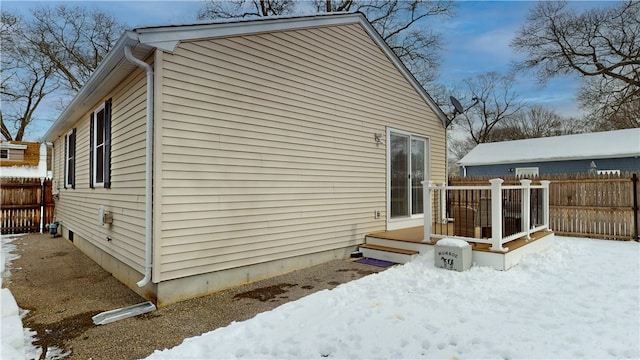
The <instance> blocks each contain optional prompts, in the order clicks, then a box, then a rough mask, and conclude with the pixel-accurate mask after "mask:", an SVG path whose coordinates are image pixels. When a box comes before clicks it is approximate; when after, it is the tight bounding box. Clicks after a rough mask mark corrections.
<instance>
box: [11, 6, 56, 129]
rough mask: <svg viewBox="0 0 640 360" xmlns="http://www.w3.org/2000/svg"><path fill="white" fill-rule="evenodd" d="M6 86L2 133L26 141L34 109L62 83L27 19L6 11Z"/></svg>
mask: <svg viewBox="0 0 640 360" xmlns="http://www.w3.org/2000/svg"><path fill="white" fill-rule="evenodd" d="M1 18H2V31H1V36H2V54H3V56H2V60H1V67H2V68H1V70H0V73H1V74H2V87H1V90H0V98H1V100H2V103H3V106H2V110H0V133H1V134H2V136H3V137H4V138H5V140H17V141H22V140H23V138H24V136H25V132H26V130H27V128H28V127H29V125H30V124H31V123H32V121H33V120H34V112H35V111H36V109H37V108H38V106H39V105H40V103H41V102H42V100H43V99H44V98H45V96H47V95H49V94H50V93H52V92H53V91H55V90H56V89H57V88H58V86H57V84H56V83H55V81H53V79H52V78H53V76H54V67H53V66H52V64H50V63H49V62H47V61H45V59H44V57H43V56H42V54H41V53H39V52H38V51H37V49H34V48H33V46H32V44H30V43H29V41H28V40H26V39H27V36H28V33H27V32H28V31H29V29H28V28H27V27H25V26H24V25H25V24H24V20H23V19H22V18H21V17H18V16H16V15H13V14H8V13H2V15H1Z"/></svg>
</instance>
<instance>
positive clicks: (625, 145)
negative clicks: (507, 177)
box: [458, 128, 640, 166]
mask: <svg viewBox="0 0 640 360" xmlns="http://www.w3.org/2000/svg"><path fill="white" fill-rule="evenodd" d="M638 156H640V128H635V129H625V130H614V131H604V132H595V133H586V134H575V135H564V136H551V137H544V138H535V139H524V140H513V141H501V142H494V143H485V144H478V145H477V146H476V147H475V148H473V150H471V151H470V152H469V153H468V154H467V155H466V156H465V157H463V158H462V159H460V161H459V162H458V164H459V165H461V166H474V165H493V164H509V163H524V162H545V161H562V160H579V159H605V158H624V157H638Z"/></svg>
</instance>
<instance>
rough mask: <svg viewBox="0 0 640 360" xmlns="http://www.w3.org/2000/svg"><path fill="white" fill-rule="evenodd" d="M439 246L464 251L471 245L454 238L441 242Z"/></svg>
mask: <svg viewBox="0 0 640 360" xmlns="http://www.w3.org/2000/svg"><path fill="white" fill-rule="evenodd" d="M438 245H440V246H448V247H452V248H460V249H464V248H467V247H469V246H471V245H469V243H468V242H466V241H464V240H462V239H453V238H444V239H442V240H440V241H438Z"/></svg>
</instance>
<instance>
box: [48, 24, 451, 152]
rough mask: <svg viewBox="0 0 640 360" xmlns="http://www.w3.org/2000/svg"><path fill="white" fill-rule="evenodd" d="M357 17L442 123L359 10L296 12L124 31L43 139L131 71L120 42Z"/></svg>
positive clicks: (169, 42) (170, 41)
mask: <svg viewBox="0 0 640 360" xmlns="http://www.w3.org/2000/svg"><path fill="white" fill-rule="evenodd" d="M355 23H359V24H360V25H362V27H363V28H364V29H365V31H366V32H367V33H368V34H369V36H370V37H371V38H372V39H373V40H374V41H375V42H376V44H377V45H378V46H379V47H380V49H381V50H382V51H383V52H384V53H385V54H386V55H387V57H388V58H389V60H390V61H391V62H392V63H393V64H394V65H395V66H396V68H397V69H398V70H399V71H400V73H402V75H403V76H404V77H405V78H406V79H407V81H408V82H409V83H410V84H411V85H412V87H413V88H414V89H415V90H416V91H417V92H418V94H419V95H420V96H421V97H422V98H423V99H424V100H425V102H426V103H427V104H428V105H429V107H430V108H431V109H432V110H433V111H434V112H435V113H436V115H437V116H438V118H439V119H440V120H441V122H442V124H443V126H445V124H446V122H447V117H446V115H445V114H444V112H443V111H442V109H440V107H439V106H438V105H437V104H436V102H435V101H434V100H433V98H431V96H430V95H429V94H428V93H427V92H426V91H425V89H424V88H423V87H422V86H421V85H420V84H419V83H418V81H417V80H416V79H415V78H414V77H413V75H412V74H411V73H410V72H409V70H407V68H406V67H405V66H404V64H402V62H401V61H400V60H399V59H398V57H397V56H396V55H395V54H394V53H393V50H391V48H390V47H389V46H388V45H387V43H386V42H385V41H384V40H383V39H382V37H381V36H380V34H378V32H377V31H376V30H375V29H374V28H373V26H372V25H371V23H369V21H368V20H367V19H366V17H365V16H364V14H362V13H332V14H319V15H313V16H298V17H267V18H262V19H252V20H246V19H245V20H238V21H226V22H216V23H198V24H190V25H169V26H153V27H142V28H136V29H133V30H128V31H125V33H124V34H123V35H122V37H121V38H120V39H119V40H118V42H117V43H116V44H115V46H114V47H113V48H112V49H111V50H110V51H109V53H108V54H107V56H106V57H105V58H104V60H103V61H102V62H101V63H100V65H99V66H98V68H97V69H96V71H95V72H94V73H93V74H92V75H91V77H90V78H89V80H88V81H87V83H86V84H85V85H84V86H83V87H82V89H81V90H80V92H78V94H77V95H76V96H75V98H74V99H73V100H72V101H71V103H70V104H69V106H67V108H66V110H65V111H64V112H63V113H62V114H60V116H59V117H58V119H57V120H56V121H55V122H54V124H53V125H52V126H51V128H50V129H49V130H48V131H47V133H46V134H45V135H44V139H46V140H47V141H53V140H55V139H56V138H57V137H59V136H61V135H62V134H63V133H64V131H66V130H67V129H68V128H69V127H70V126H72V125H73V124H72V123H71V122H73V121H75V120H76V119H77V118H78V116H80V115H82V114H84V113H86V112H88V111H89V110H90V108H91V107H92V106H93V105H94V104H95V103H96V102H98V101H99V100H100V99H101V98H102V97H104V96H106V94H107V93H108V92H109V91H110V90H111V89H113V88H114V87H115V86H116V85H117V84H119V83H120V82H121V81H122V80H124V78H125V77H126V76H127V75H128V74H129V73H131V72H132V71H133V70H134V69H135V68H136V65H134V64H132V63H131V62H130V61H128V60H127V59H126V58H125V55H124V48H125V47H126V46H130V47H131V52H132V54H133V56H135V57H137V58H139V59H145V58H147V57H148V56H149V55H150V54H151V53H152V52H153V51H154V50H155V49H156V48H157V49H161V50H163V51H166V52H169V53H171V52H173V51H174V49H175V48H176V46H177V45H178V44H179V43H180V41H188V40H197V39H210V38H220V37H228V36H239V35H248V34H257V33H267V32H275V31H286V30H296V29H305V28H314V27H323V26H336V25H347V24H355Z"/></svg>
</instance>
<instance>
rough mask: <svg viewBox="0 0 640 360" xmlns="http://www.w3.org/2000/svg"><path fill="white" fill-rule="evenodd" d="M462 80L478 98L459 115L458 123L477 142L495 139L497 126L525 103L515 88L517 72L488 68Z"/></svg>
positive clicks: (469, 91) (472, 94) (468, 89)
mask: <svg viewBox="0 0 640 360" xmlns="http://www.w3.org/2000/svg"><path fill="white" fill-rule="evenodd" d="M463 82H464V83H465V85H466V87H467V91H466V92H467V93H469V94H471V96H472V98H475V99H477V105H475V106H472V107H470V108H469V110H467V111H466V112H465V113H464V114H462V115H460V116H458V117H457V118H456V120H455V123H456V125H457V126H459V127H461V128H462V129H463V130H464V132H465V133H466V134H467V135H468V136H469V138H470V139H471V141H473V143H475V144H480V143H486V142H491V141H495V140H494V138H493V137H492V135H493V133H494V132H495V131H496V129H499V128H500V126H501V125H502V124H504V123H505V122H506V121H508V120H509V119H511V118H512V117H513V116H514V115H515V114H517V113H518V112H519V111H520V110H521V109H522V107H523V105H522V101H521V100H520V97H519V96H518V95H517V94H516V93H515V91H514V90H513V86H514V85H515V80H514V76H513V75H512V74H508V75H502V74H498V73H496V72H489V73H486V74H481V75H478V76H476V77H475V78H468V79H464V80H463ZM463 100H464V99H463ZM467 102H468V103H471V102H470V101H467Z"/></svg>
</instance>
